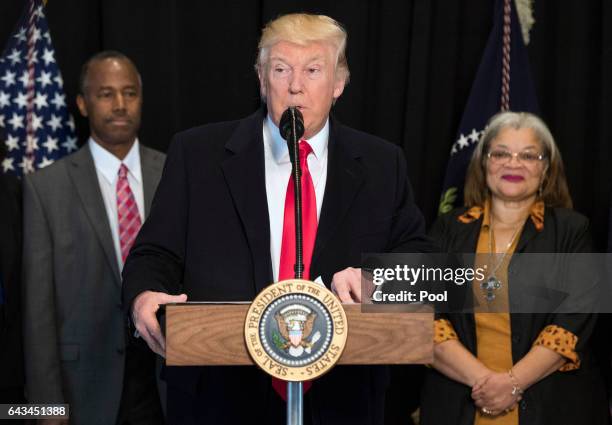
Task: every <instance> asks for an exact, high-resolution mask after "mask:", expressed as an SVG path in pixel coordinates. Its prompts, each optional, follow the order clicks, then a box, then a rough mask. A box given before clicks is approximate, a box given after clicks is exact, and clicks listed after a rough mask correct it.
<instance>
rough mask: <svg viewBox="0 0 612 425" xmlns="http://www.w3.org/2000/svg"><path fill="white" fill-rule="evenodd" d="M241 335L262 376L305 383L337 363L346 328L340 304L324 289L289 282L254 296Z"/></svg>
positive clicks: (311, 283) (294, 281)
mask: <svg viewBox="0 0 612 425" xmlns="http://www.w3.org/2000/svg"><path fill="white" fill-rule="evenodd" d="M244 333H245V341H246V346H247V349H248V351H249V354H250V355H251V357H252V358H253V361H254V362H255V364H257V365H258V366H259V367H260V368H261V369H263V370H264V371H265V372H266V373H268V374H270V375H272V376H274V377H276V378H278V379H282V380H285V381H305V380H309V379H314V378H317V377H319V376H321V375H323V374H324V373H326V372H328V371H329V370H330V369H331V368H332V367H333V366H334V364H336V362H337V361H338V360H339V359H340V356H341V355H342V351H343V350H344V346H345V345H346V337H347V335H348V324H347V321H346V314H345V312H344V309H343V308H342V304H341V303H340V300H338V299H337V298H336V296H335V295H334V294H332V293H331V292H330V291H329V290H328V289H327V288H325V287H324V286H322V285H319V284H317V283H314V282H310V281H308V280H301V279H290V280H284V281H281V282H278V283H275V284H272V285H270V286H268V287H267V288H265V289H264V290H263V291H261V292H260V293H259V294H258V295H257V297H256V298H255V300H254V301H253V303H252V304H251V306H250V308H249V311H248V312H247V316H246V320H245V324H244Z"/></svg>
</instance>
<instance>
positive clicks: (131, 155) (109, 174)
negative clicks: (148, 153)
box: [88, 137, 145, 271]
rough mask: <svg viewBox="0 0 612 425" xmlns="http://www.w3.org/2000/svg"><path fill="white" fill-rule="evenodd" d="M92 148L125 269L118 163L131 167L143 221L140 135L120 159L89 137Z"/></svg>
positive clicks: (134, 191)
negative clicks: (120, 218)
mask: <svg viewBox="0 0 612 425" xmlns="http://www.w3.org/2000/svg"><path fill="white" fill-rule="evenodd" d="M88 144H89V150H90V151H91V156H92V157H93V161H94V165H95V167H96V174H97V175H98V183H99V185H100V192H102V198H103V200H104V206H105V207H106V216H107V217H108V223H109V225H110V229H111V233H112V235H113V244H114V246H115V254H116V256H117V264H118V265H119V271H121V270H122V269H123V259H122V258H121V246H120V243H119V223H118V221H119V219H118V217H117V180H118V179H119V167H121V164H122V163H123V164H125V166H126V167H127V169H128V171H129V172H128V183H129V185H130V189H131V190H132V193H133V194H134V198H135V200H136V205H138V212H139V213H140V222H141V223H144V217H145V215H144V190H143V188H142V172H141V169H140V149H139V147H138V139H137V140H136V141H135V142H134V144H133V145H132V148H131V149H130V151H129V152H128V154H127V155H126V156H125V158H123V161H121V160H120V159H119V158H117V157H116V156H115V155H113V154H112V153H110V152H109V151H107V150H106V149H104V148H103V147H102V146H100V145H99V144H98V143H96V141H95V140H94V139H92V138H91V137H90V138H89V141H88Z"/></svg>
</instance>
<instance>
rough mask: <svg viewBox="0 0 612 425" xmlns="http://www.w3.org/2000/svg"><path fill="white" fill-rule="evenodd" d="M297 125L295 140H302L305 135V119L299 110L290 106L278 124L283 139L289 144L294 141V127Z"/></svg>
mask: <svg viewBox="0 0 612 425" xmlns="http://www.w3.org/2000/svg"><path fill="white" fill-rule="evenodd" d="M294 123H295V138H296V139H297V140H299V139H301V138H302V136H303V135H304V117H303V116H302V113H301V112H300V110H299V109H298V108H296V107H295V106H290V107H289V108H287V110H286V111H285V112H283V115H282V116H281V119H280V122H279V124H278V129H279V130H280V134H281V137H282V138H283V139H285V140H286V141H288V142H292V141H293V137H294V135H293V127H294Z"/></svg>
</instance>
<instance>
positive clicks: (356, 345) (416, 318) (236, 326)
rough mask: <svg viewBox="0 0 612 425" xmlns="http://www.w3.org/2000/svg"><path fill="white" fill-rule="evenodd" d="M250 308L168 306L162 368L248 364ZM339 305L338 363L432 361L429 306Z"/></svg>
mask: <svg viewBox="0 0 612 425" xmlns="http://www.w3.org/2000/svg"><path fill="white" fill-rule="evenodd" d="M249 305H250V303H248V302H247V303H223V304H220V303H184V304H167V305H166V364H167V365H169V366H230V365H234V366H238V365H253V364H254V363H253V360H252V359H251V357H250V356H249V353H248V352H247V348H246V345H245V342H244V320H245V317H246V314H247V310H248V308H249ZM343 307H344V310H345V311H346V315H347V320H348V330H349V331H348V338H347V343H346V348H345V349H344V353H343V354H342V357H341V358H340V360H339V362H338V364H339V365H349V364H352V365H358V364H360V365H375V364H426V363H432V362H433V312H432V309H431V308H430V307H428V306H422V305H420V306H415V305H412V306H411V305H408V306H397V308H394V307H393V306H389V305H385V306H380V305H376V306H373V305H368V306H363V307H362V306H361V305H360V304H344V305H343ZM362 308H363V310H364V312H362ZM374 310H377V311H376V312H374Z"/></svg>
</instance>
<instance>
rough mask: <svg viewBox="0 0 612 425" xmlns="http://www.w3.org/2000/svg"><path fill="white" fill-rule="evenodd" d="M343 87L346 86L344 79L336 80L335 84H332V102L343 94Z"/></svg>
mask: <svg viewBox="0 0 612 425" xmlns="http://www.w3.org/2000/svg"><path fill="white" fill-rule="evenodd" d="M345 85H346V79H345V78H336V82H335V83H334V102H335V101H336V100H338V98H339V97H340V96H341V95H342V93H343V92H344V86H345Z"/></svg>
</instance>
